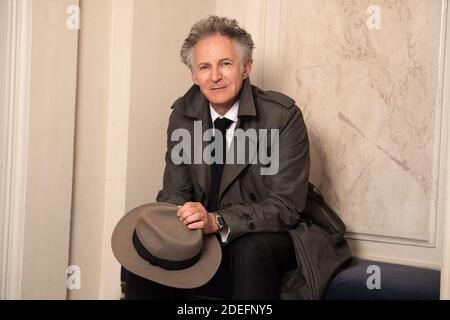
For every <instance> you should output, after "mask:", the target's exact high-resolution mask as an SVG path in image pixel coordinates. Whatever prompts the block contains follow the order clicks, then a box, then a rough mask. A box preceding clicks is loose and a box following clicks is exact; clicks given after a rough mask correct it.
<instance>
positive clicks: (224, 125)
mask: <svg viewBox="0 0 450 320" xmlns="http://www.w3.org/2000/svg"><path fill="white" fill-rule="evenodd" d="M232 123H233V121H231V120H230V119H227V118H222V119H220V118H217V119H216V120H214V129H215V130H219V131H220V132H221V133H222V138H223V139H222V141H223V144H222V155H223V161H220V159H218V160H219V161H218V162H222V163H216V162H214V163H213V164H211V189H210V192H209V199H210V201H209V205H208V208H207V209H208V211H209V212H213V211H216V210H217V209H218V208H219V203H218V201H219V192H220V182H221V181H222V173H223V166H224V163H225V159H226V152H227V142H226V141H227V140H226V130H227V129H228V128H229V127H230V126H231V124H232Z"/></svg>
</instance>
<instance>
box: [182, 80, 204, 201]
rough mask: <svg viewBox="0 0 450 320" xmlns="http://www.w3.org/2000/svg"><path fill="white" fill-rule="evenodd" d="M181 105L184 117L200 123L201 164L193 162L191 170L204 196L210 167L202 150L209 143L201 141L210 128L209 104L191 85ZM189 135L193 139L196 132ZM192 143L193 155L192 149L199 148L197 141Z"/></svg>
mask: <svg viewBox="0 0 450 320" xmlns="http://www.w3.org/2000/svg"><path fill="white" fill-rule="evenodd" d="M181 103H182V106H183V109H182V111H183V113H184V114H185V115H186V116H188V117H190V118H193V120H194V121H201V122H202V132H199V133H197V134H200V135H201V141H202V142H201V156H202V158H201V163H198V164H197V163H195V162H193V164H192V169H193V171H194V173H195V176H196V177H197V181H198V183H199V185H200V187H201V188H202V189H203V191H204V193H205V194H208V193H209V189H210V185H211V183H210V180H211V172H210V166H209V165H207V164H206V163H205V162H204V161H203V150H205V148H206V146H207V145H208V143H209V141H203V133H204V132H205V131H206V130H208V129H209V128H210V122H211V116H210V114H209V102H208V100H206V99H205V97H204V96H203V95H202V93H201V92H200V89H199V87H198V86H197V85H193V86H192V87H191V88H190V89H189V90H188V91H187V92H186V94H185V95H184V96H183V98H182V101H181ZM190 133H191V137H195V134H196V132H193V131H191V132H190ZM192 142H193V144H192V150H191V151H192V154H195V150H194V148H198V147H199V146H198V145H196V143H197V141H195V140H194V139H192Z"/></svg>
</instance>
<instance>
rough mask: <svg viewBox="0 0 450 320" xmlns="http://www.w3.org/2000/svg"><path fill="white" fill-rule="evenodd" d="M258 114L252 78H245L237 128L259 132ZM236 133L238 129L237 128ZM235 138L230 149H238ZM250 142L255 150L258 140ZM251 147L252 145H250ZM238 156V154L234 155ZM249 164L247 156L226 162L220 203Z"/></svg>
mask: <svg viewBox="0 0 450 320" xmlns="http://www.w3.org/2000/svg"><path fill="white" fill-rule="evenodd" d="M256 116H257V114H256V107H255V102H254V100H253V92H252V86H251V84H250V80H249V79H248V78H247V79H246V80H244V83H243V85H242V90H241V93H240V96H239V111H238V123H237V125H236V129H242V130H244V132H245V131H246V130H248V129H255V130H256V132H258V127H257V121H255V118H256ZM235 134H236V130H235ZM235 141H236V140H235V139H233V142H232V144H231V146H230V149H232V150H236V148H235ZM249 143H250V144H253V145H254V147H255V150H257V148H258V141H254V140H252V139H250V141H249ZM249 149H250V146H249ZM245 151H248V149H245ZM234 156H235V158H236V154H235V155H234ZM248 165H249V161H248V159H247V158H246V161H245V163H243V164H239V163H236V161H233V163H230V164H226V165H225V166H224V169H223V175H222V181H221V185H220V192H219V203H220V197H221V196H222V194H223V193H224V191H225V190H226V189H227V187H228V186H229V185H230V184H231V183H232V182H233V181H234V180H235V179H236V178H237V177H238V176H239V175H240V174H241V172H242V171H243V170H244V169H245V168H246V167H247V166H248Z"/></svg>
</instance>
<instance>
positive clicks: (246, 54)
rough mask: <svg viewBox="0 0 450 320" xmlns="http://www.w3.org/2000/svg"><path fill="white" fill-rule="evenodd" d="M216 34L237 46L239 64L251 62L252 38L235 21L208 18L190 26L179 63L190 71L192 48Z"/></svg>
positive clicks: (216, 17) (192, 60)
mask: <svg viewBox="0 0 450 320" xmlns="http://www.w3.org/2000/svg"><path fill="white" fill-rule="evenodd" d="M217 33H219V34H221V35H223V36H226V37H228V38H230V39H231V40H233V41H235V42H236V43H237V44H238V48H239V50H238V54H239V58H240V62H241V64H243V63H245V62H248V61H252V51H253V48H254V47H255V46H254V44H253V40H252V36H251V35H250V34H249V33H248V32H247V31H245V30H244V29H242V28H241V27H239V23H238V22H237V21H236V20H235V19H228V18H226V17H218V16H210V17H208V18H206V19H203V20H200V21H199V22H197V23H196V24H194V25H193V26H192V28H191V31H190V32H189V35H188V37H187V38H186V39H185V40H184V42H183V46H182V47H181V51H180V56H181V61H182V62H183V63H184V64H185V65H187V66H188V67H189V69H191V70H192V65H193V62H194V58H193V49H194V46H195V45H196V44H197V42H198V41H199V40H201V39H203V38H206V37H208V36H211V35H214V34H217Z"/></svg>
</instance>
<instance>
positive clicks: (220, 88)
mask: <svg viewBox="0 0 450 320" xmlns="http://www.w3.org/2000/svg"><path fill="white" fill-rule="evenodd" d="M225 88H226V86H224V87H216V88H210V89H209V90H211V91H220V90H223V89H225Z"/></svg>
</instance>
